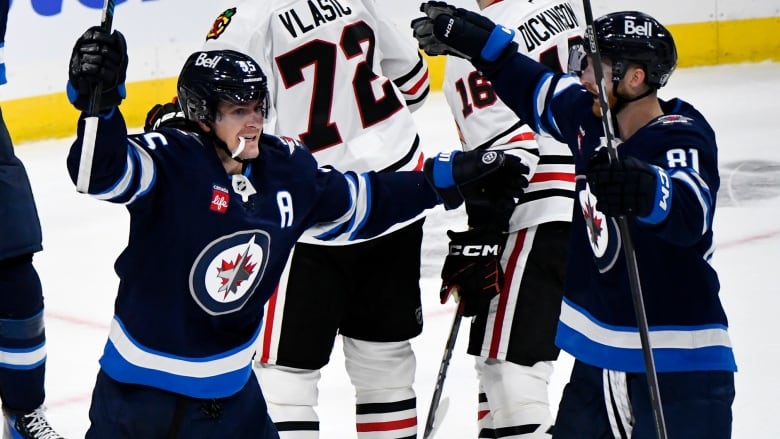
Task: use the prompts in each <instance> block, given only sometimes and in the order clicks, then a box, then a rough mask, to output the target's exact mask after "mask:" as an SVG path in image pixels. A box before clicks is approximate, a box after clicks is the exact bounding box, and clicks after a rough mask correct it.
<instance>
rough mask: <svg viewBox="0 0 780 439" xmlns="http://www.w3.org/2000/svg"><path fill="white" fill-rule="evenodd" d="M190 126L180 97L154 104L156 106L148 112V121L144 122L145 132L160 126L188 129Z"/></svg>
mask: <svg viewBox="0 0 780 439" xmlns="http://www.w3.org/2000/svg"><path fill="white" fill-rule="evenodd" d="M188 127H189V124H188V119H187V118H186V117H185V116H184V112H183V111H182V110H181V107H180V106H179V99H178V98H176V97H174V98H173V100H172V101H171V102H167V103H165V104H154V107H152V109H151V110H149V112H148V113H146V121H145V122H144V132H147V131H153V130H156V129H158V128H178V129H180V130H187V129H188Z"/></svg>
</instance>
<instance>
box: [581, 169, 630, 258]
mask: <svg viewBox="0 0 780 439" xmlns="http://www.w3.org/2000/svg"><path fill="white" fill-rule="evenodd" d="M578 195H579V201H580V209H582V217H583V219H584V220H585V233H587V235H588V242H589V243H590V248H591V250H593V258H594V260H595V261H596V265H597V266H598V269H599V271H600V272H601V273H604V272H607V271H609V269H611V268H612V266H613V265H615V261H616V260H617V257H618V252H619V251H620V233H619V232H618V230H619V229H618V224H617V221H615V219H614V218H608V217H607V216H605V215H604V214H603V213H601V212H600V211H599V210H598V209H596V197H595V196H594V195H593V194H592V193H590V188H589V187H588V185H587V184H586V185H585V189H584V190H581V191H579V194H578Z"/></svg>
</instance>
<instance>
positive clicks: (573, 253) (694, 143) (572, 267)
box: [488, 53, 736, 372]
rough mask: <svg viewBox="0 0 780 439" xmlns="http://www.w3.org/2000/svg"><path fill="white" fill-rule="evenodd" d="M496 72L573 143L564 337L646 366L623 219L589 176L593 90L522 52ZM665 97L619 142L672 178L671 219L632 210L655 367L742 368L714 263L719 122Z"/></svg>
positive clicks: (575, 350) (539, 122)
mask: <svg viewBox="0 0 780 439" xmlns="http://www.w3.org/2000/svg"><path fill="white" fill-rule="evenodd" d="M488 76H489V79H490V81H491V83H492V84H493V87H494V88H495V90H496V92H497V93H498V95H499V96H500V97H501V99H502V100H503V101H504V102H506V103H507V104H508V105H509V106H510V107H511V108H512V109H513V110H514V111H515V112H516V113H517V114H518V115H519V116H520V117H521V118H522V119H523V120H526V121H531V122H532V126H533V128H534V130H535V131H537V132H547V133H550V134H551V135H553V136H554V137H555V138H557V139H559V140H560V141H562V142H565V143H567V144H568V145H569V147H570V149H571V150H572V152H573V154H574V157H575V170H576V173H577V182H576V192H577V194H576V197H575V208H574V216H573V221H572V235H571V247H570V253H569V260H568V265H569V269H568V272H567V279H566V290H565V296H564V301H563V306H562V309H561V316H560V322H559V325H558V332H557V337H556V343H557V344H558V345H559V346H560V347H561V348H562V349H563V350H565V351H567V352H569V353H570V354H572V355H573V356H574V357H575V358H577V359H578V360H581V361H583V362H585V363H588V364H591V365H594V366H597V367H601V368H605V369H611V370H619V371H626V372H643V371H644V370H645V366H644V361H643V356H642V350H641V342H640V337H639V332H638V328H637V323H636V319H635V314H634V310H633V302H632V295H631V290H630V287H629V281H628V271H627V268H626V262H625V258H624V254H623V248H622V243H621V239H620V235H619V233H618V225H617V221H616V219H615V218H611V217H606V216H605V215H604V214H602V213H601V212H600V211H598V210H597V209H596V198H595V197H594V195H593V194H591V193H590V190H589V188H588V185H587V180H586V179H585V175H584V174H585V169H586V166H587V162H588V160H589V159H590V158H591V157H592V156H593V154H594V153H595V152H596V151H597V150H598V149H599V148H601V147H602V145H604V144H605V141H604V138H603V136H604V130H603V126H602V123H601V120H600V118H598V117H596V116H595V115H594V114H593V112H592V109H591V108H592V104H593V95H591V94H590V93H588V92H587V91H586V90H585V89H584V88H583V87H582V86H581V85H580V83H579V80H578V79H577V78H575V77H572V76H569V75H556V74H553V73H552V72H551V71H549V70H547V69H546V68H545V67H544V66H541V65H540V64H538V63H536V62H534V61H532V60H530V59H529V58H527V57H525V56H523V55H521V54H519V53H518V54H517V55H514V56H513V57H512V58H511V59H509V60H508V62H507V63H506V64H504V66H503V67H502V68H501V69H499V70H498V71H496V72H491V73H490V74H489V75H488ZM517 78H524V79H525V80H524V81H518V80H517ZM661 104H662V108H663V110H664V113H665V114H664V115H663V116H661V117H659V118H657V119H655V120H653V121H652V122H651V123H649V124H647V125H646V126H644V127H643V128H641V129H640V130H638V131H637V132H636V133H635V134H634V135H633V136H631V137H630V138H629V139H628V140H627V141H626V142H625V143H621V144H620V145H619V147H618V154H619V155H620V156H633V157H636V158H638V159H640V160H643V161H645V162H648V163H651V164H653V165H656V166H658V167H660V168H662V169H664V170H665V171H666V173H667V174H668V175H669V176H670V177H671V180H672V195H671V200H670V201H671V210H670V213H669V215H668V217H667V218H666V220H665V221H663V222H662V223H661V224H659V225H651V224H648V223H644V222H643V221H642V220H641V219H639V218H631V219H630V220H629V223H630V227H629V228H630V233H631V238H632V240H633V244H634V246H635V251H636V258H637V262H638V266H639V274H640V279H641V286H642V292H643V296H644V301H645V307H646V313H647V320H648V323H649V326H650V342H651V345H652V347H653V354H654V358H655V363H656V367H657V370H658V371H659V372H671V371H702V370H726V371H734V370H736V364H735V361H734V355H733V352H732V348H731V342H730V340H729V336H728V331H727V328H728V321H727V318H726V314H725V313H724V310H723V307H722V305H721V302H720V299H719V296H718V294H719V289H720V284H719V281H718V276H717V274H716V272H715V270H714V269H713V267H712V265H711V264H710V260H711V258H712V255H713V237H712V228H711V226H712V220H713V213H714V210H715V201H716V194H717V191H718V187H719V185H720V179H719V175H718V163H717V145H716V141H715V133H714V132H713V130H712V128H711V127H710V125H709V124H708V123H707V121H706V120H705V118H704V117H703V116H702V115H701V114H700V113H699V112H698V111H697V110H696V109H695V108H693V107H692V106H691V105H689V104H687V103H685V102H683V101H681V100H679V99H674V100H671V101H669V102H661Z"/></svg>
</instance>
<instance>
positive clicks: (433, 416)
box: [423, 302, 463, 439]
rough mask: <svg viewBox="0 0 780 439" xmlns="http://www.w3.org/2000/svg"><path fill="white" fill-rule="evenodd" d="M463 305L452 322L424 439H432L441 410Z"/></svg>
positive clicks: (429, 409)
mask: <svg viewBox="0 0 780 439" xmlns="http://www.w3.org/2000/svg"><path fill="white" fill-rule="evenodd" d="M462 303H463V302H461V306H458V309H457V310H456V311H455V318H454V319H453V320H452V327H451V328H450V335H449V336H448V337H447V344H446V345H445V346H444V355H443V356H442V359H441V364H440V365H439V375H438V376H437V377H436V387H435V388H434V389H433V397H432V398H431V406H430V407H429V408H428V418H427V419H426V420H425V431H424V432H423V439H428V438H430V437H431V435H432V433H433V430H434V428H433V427H434V423H435V421H436V410H437V409H438V408H439V402H441V394H442V391H443V390H444V379H445V378H446V377H447V368H448V367H449V366H450V359H451V358H452V351H453V349H454V348H455V341H456V340H457V339H458V329H460V321H461V318H462V317H463V310H462Z"/></svg>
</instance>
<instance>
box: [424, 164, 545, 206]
mask: <svg viewBox="0 0 780 439" xmlns="http://www.w3.org/2000/svg"><path fill="white" fill-rule="evenodd" d="M529 172H530V170H529V168H528V166H526V165H525V164H523V161H522V160H521V159H520V158H518V157H515V156H513V155H507V154H504V153H503V152H501V151H485V150H473V151H467V152H462V151H452V152H447V153H440V154H438V155H436V157H433V158H429V159H426V160H425V165H424V166H423V173H424V174H425V178H426V180H427V181H428V183H429V184H430V185H431V187H432V188H433V190H434V191H435V192H436V194H437V195H438V196H439V198H440V199H441V200H442V202H443V203H444V207H445V208H447V209H455V208H457V207H458V206H460V204H461V203H462V202H463V201H464V200H465V201H468V202H469V203H472V204H475V205H482V206H490V207H493V208H495V209H499V210H505V209H509V208H511V207H512V206H514V205H515V204H517V199H519V198H520V197H522V195H523V190H524V189H525V188H526V187H528V173H529Z"/></svg>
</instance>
